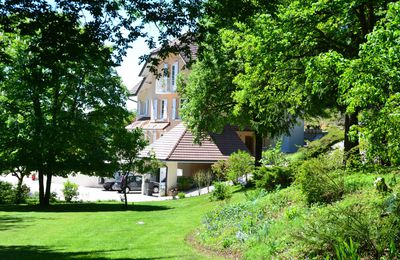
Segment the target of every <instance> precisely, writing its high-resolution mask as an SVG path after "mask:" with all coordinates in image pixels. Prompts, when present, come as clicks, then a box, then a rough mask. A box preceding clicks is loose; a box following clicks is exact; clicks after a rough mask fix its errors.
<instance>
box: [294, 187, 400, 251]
mask: <svg viewBox="0 0 400 260" xmlns="http://www.w3.org/2000/svg"><path fill="white" fill-rule="evenodd" d="M393 198H394V197H393V195H392V196H388V197H386V198H384V199H381V198H379V197H378V196H376V193H364V194H361V195H360V194H355V195H353V196H349V197H348V198H346V199H345V200H343V201H342V202H340V203H338V204H333V205H331V206H327V207H326V208H316V209H315V210H314V211H313V212H312V214H311V215H310V216H307V217H308V219H309V221H308V223H307V224H306V225H304V226H303V227H301V228H300V230H298V231H297V232H295V233H294V236H295V237H297V238H298V239H299V240H297V242H299V243H300V244H302V246H301V248H302V251H303V253H304V254H305V255H304V256H305V257H313V256H316V255H322V254H323V255H330V256H335V255H336V256H337V257H339V255H340V256H341V257H344V258H342V259H353V258H352V257H354V259H357V257H358V256H364V257H365V256H369V257H372V258H378V259H379V258H380V257H381V256H383V255H386V250H387V249H389V248H390V247H391V244H392V243H393V241H396V240H397V239H398V237H399V235H400V233H399V223H398V218H399V215H398V211H397V210H394V211H388V209H389V208H390V207H393V208H396V209H398V205H399V204H398V203H399V201H398V199H394V200H393ZM388 205H391V206H388ZM350 239H351V241H352V242H351V243H350V242H347V241H349V240H350ZM394 251H395V250H394ZM338 254H339V255H338Z"/></svg>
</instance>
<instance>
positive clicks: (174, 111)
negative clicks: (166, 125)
mask: <svg viewBox="0 0 400 260" xmlns="http://www.w3.org/2000/svg"><path fill="white" fill-rule="evenodd" d="M177 112H178V111H177V109H176V98H174V99H172V119H178V113H177Z"/></svg>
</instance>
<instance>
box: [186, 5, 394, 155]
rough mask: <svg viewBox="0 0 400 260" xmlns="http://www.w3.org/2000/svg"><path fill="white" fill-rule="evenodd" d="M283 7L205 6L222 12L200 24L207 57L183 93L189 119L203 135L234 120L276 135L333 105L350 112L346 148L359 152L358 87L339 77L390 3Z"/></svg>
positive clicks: (207, 15)
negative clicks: (351, 101) (352, 98)
mask: <svg viewBox="0 0 400 260" xmlns="http://www.w3.org/2000/svg"><path fill="white" fill-rule="evenodd" d="M240 2H242V3H248V2H249V1H240ZM277 2H278V3H277ZM277 2H272V4H271V3H268V2H267V3H265V2H263V1H251V3H252V4H253V5H254V6H256V7H258V9H257V8H256V9H255V10H254V11H253V12H244V13H242V14H238V13H237V12H235V11H232V12H226V8H227V4H228V3H226V2H225V1H223V0H215V1H207V2H206V4H205V6H208V5H207V3H211V4H212V6H216V7H218V8H216V9H210V10H212V11H213V12H208V11H207V9H205V15H204V16H203V17H202V18H201V19H200V22H199V27H200V29H199V33H200V36H199V39H200V41H199V44H200V45H201V48H200V50H203V52H202V53H200V55H199V62H198V64H196V65H195V66H194V67H193V72H192V75H190V76H189V77H188V80H187V84H186V85H185V84H183V87H182V88H181V92H182V95H183V96H184V97H185V98H186V100H187V102H186V105H185V110H186V111H184V112H183V119H184V120H186V121H187V122H188V126H189V128H190V129H191V130H193V132H194V133H195V134H197V135H200V134H201V133H206V132H209V131H215V130H217V131H218V130H220V129H221V125H222V124H226V123H232V124H236V125H239V126H250V127H251V128H253V129H254V130H255V131H256V133H261V134H263V133H266V132H267V133H269V134H271V135H272V136H274V135H279V134H281V133H284V132H286V131H288V129H290V128H291V127H292V126H293V125H294V124H295V123H296V119H297V118H298V117H304V116H312V115H320V114H321V113H323V111H324V109H326V108H332V107H333V108H335V109H338V110H339V111H341V112H342V113H345V114H346V120H345V151H346V152H350V151H351V150H354V149H356V147H357V145H358V139H357V138H354V139H350V128H351V126H355V125H357V124H358V119H357V116H358V114H359V111H358V110H354V111H352V110H348V109H347V105H346V103H345V102H343V101H344V100H343V95H344V94H345V93H347V92H348V91H349V89H351V88H352V85H349V84H348V85H343V84H340V79H341V77H342V76H343V73H344V69H345V68H346V67H348V66H349V64H350V63H351V62H352V61H353V60H357V59H358V58H359V50H360V45H361V44H363V43H365V41H366V35H367V34H369V33H371V32H372V31H373V29H374V28H375V26H376V23H377V21H379V20H381V19H382V18H383V16H384V11H385V10H387V4H388V3H389V2H391V1H359V0H353V1H350V2H349V1H331V2H329V3H328V2H326V1H322V0H321V1H285V0H282V1H277ZM220 10H222V11H220ZM229 22H230V24H228V23H229ZM196 85H199V87H198V88H199V89H197V87H196ZM200 88H201V89H200ZM200 100H207V102H204V103H206V104H200ZM215 111H221V113H219V112H218V113H215ZM220 114H221V115H220ZM256 143H257V142H256ZM259 159H260V157H259V156H258V155H257V154H256V160H259Z"/></svg>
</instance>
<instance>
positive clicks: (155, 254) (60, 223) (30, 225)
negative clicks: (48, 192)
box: [0, 194, 240, 259]
mask: <svg viewBox="0 0 400 260" xmlns="http://www.w3.org/2000/svg"><path fill="white" fill-rule="evenodd" d="M239 196H240V194H237V195H236V196H235V197H239ZM234 199H235V198H234ZM220 203H222V202H210V200H209V196H200V197H193V198H185V199H180V200H170V201H160V202H146V203H135V204H134V205H129V208H128V210H124V208H123V206H122V204H121V203H106V202H99V203H79V204H78V203H76V204H56V205H52V206H51V207H50V208H48V209H43V210H41V209H38V208H37V207H33V206H24V205H22V206H0V259H210V258H212V259H217V257H216V256H211V255H204V254H203V253H201V252H199V251H197V250H196V249H195V248H193V247H191V246H190V245H189V244H188V243H187V242H186V241H185V238H186V236H187V235H188V234H190V233H191V232H193V231H194V230H195V229H196V227H198V226H199V225H200V223H201V218H202V216H204V214H205V213H207V212H209V211H211V210H213V209H214V208H215V207H218V206H219V205H220Z"/></svg>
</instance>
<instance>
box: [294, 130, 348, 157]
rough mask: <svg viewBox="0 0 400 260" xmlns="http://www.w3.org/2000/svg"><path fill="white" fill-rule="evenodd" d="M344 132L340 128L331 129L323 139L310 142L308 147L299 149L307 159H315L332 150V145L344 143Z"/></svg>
mask: <svg viewBox="0 0 400 260" xmlns="http://www.w3.org/2000/svg"><path fill="white" fill-rule="evenodd" d="M343 138H344V136H343V131H342V130H341V129H339V128H338V127H330V128H329V129H328V133H327V134H326V135H325V136H324V137H322V138H321V139H318V140H315V141H312V142H309V143H308V144H307V146H305V147H302V148H300V149H299V152H300V153H303V154H304V155H305V157H306V158H315V157H318V156H320V155H321V154H324V153H326V152H329V151H331V150H332V145H334V144H336V143H339V142H340V141H343Z"/></svg>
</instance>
